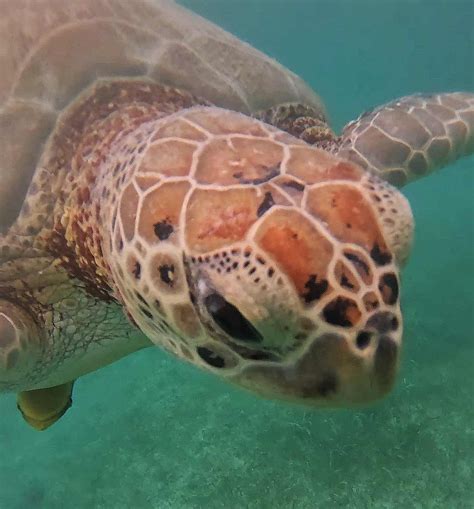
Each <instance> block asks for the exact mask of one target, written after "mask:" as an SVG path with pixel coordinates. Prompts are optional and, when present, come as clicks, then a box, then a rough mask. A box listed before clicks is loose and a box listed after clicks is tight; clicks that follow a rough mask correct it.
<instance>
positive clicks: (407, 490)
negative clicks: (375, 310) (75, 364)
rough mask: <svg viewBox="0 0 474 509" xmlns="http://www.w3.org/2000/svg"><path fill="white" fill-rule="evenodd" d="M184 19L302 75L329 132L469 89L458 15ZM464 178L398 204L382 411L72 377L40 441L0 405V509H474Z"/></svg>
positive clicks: (148, 360) (242, 9)
mask: <svg viewBox="0 0 474 509" xmlns="http://www.w3.org/2000/svg"><path fill="white" fill-rule="evenodd" d="M78 1H80V0H78ZM182 3H183V4H185V5H187V6H188V7H191V8H193V9H194V10H195V11H197V12H199V13H201V14H203V15H205V16H206V17H208V18H210V19H211V20H213V21H215V22H217V23H219V24H221V25H222V26H224V27H225V28H227V29H228V30H230V31H232V32H233V33H235V34H236V35H238V36H240V37H242V38H244V39H245V40H247V41H248V42H250V43H252V44H253V45H255V46H256V47H258V48H259V49H261V50H263V51H265V52H267V53H269V54H271V55H272V56H273V57H275V58H277V59H278V60H280V61H281V62H282V63H283V64H285V65H287V66H288V67H290V68H291V69H292V70H294V71H295V72H297V73H298V74H300V75H301V76H302V77H303V78H304V79H305V80H306V81H307V82H308V83H309V84H310V85H311V86H313V87H314V88H315V89H316V90H317V91H318V92H319V93H320V94H321V96H322V97H323V98H324V100H325V102H326V104H327V107H328V110H329V111H330V114H331V118H332V120H333V124H334V126H335V127H336V128H337V129H340V128H341V127H342V125H344V123H346V122H347V121H349V120H350V119H353V118H355V117H356V116H357V115H358V114H359V113H360V112H362V111H364V110H366V109H368V108H371V107H373V106H375V105H378V104H381V103H384V102H386V101H388V100H390V99H392V98H395V97H399V96H402V95H406V94H409V93H412V92H436V91H453V90H471V91H472V90H474V71H473V69H474V68H473V64H474V49H473V48H474V33H473V32H474V29H473V27H474V14H473V9H474V3H473V2H472V1H459V0H446V1H440V0H426V1H420V0H403V1H395V0H392V1H387V0H385V1H382V0H379V1H377V0H373V1H369V2H368V1H365V0H364V1H356V0H332V1H329V0H328V1H319V0H314V1H312V0H258V1H257V0H253V1H251V0H212V1H211V0H186V1H183V2H182ZM473 165H474V159H473V158H472V157H471V158H470V159H465V160H463V161H461V162H458V163H457V164H454V165H452V166H451V167H449V168H447V169H445V170H444V171H441V172H439V173H438V174H436V175H434V176H431V177H430V178H429V179H427V180H423V181H421V182H418V183H415V184H412V185H410V186H409V187H407V188H406V189H404V192H405V193H406V195H407V196H408V198H409V200H410V202H411V204H412V207H413V211H414V215H415V218H416V223H417V230H416V242H415V246H414V249H413V253H412V256H411V260H410V263H409V265H408V267H407V268H406V270H405V272H404V275H403V309H404V313H405V348H404V355H403V366H402V370H401V373H400V377H399V381H398V383H397V386H396V388H395V390H394V391H393V393H392V394H391V395H390V396H389V397H388V398H387V399H386V400H385V401H383V402H382V403H379V404H377V405H375V406H372V407H369V408H367V409H363V410H358V411H354V410H350V411H349V410H347V411H346V410H342V411H317V410H311V409H305V408H299V407H293V406H290V405H287V404H281V403H275V402H271V401H264V400H261V399H259V398H256V397H254V396H252V395H250V394H247V393H244V392H241V391H240V390H238V389H236V388H233V387H230V386H228V385H226V384H224V383H222V382H220V381H219V380H217V379H216V378H214V377H213V376H211V375H209V374H206V373H203V372H201V371H198V370H197V369H195V368H193V367H191V366H189V365H185V364H183V363H182V362H180V361H178V360H175V359H173V358H171V357H170V356H169V355H167V354H165V353H163V352H161V351H159V350H158V349H149V350H146V351H141V352H139V353H137V354H135V355H132V356H130V357H128V358H126V359H124V360H122V361H121V362H118V363H116V364H114V365H112V366H109V367H107V368H105V369H102V370H100V371H98V372H96V373H93V374H91V375H89V376H86V377H84V378H82V379H81V380H80V381H79V382H78V383H77V384H76V389H75V398H74V400H75V402H74V406H73V408H72V409H71V410H70V411H69V412H68V413H67V415H66V416H65V417H64V418H63V419H62V420H61V421H60V422H59V423H58V424H57V425H55V426H54V427H52V428H50V429H49V430H48V431H46V432H43V433H38V432H35V431H33V430H31V429H30V428H28V427H27V426H26V425H25V424H24V423H23V421H22V419H21V417H20V415H19V414H18V413H17V411H16V409H15V400H14V396H13V395H6V396H2V397H1V398H0V509H36V508H45V509H59V508H61V509H68V508H74V509H83V508H84V509H86V508H91V509H92V508H103V509H122V508H137V509H139V508H158V509H168V508H169V509H184V508H186V509H188V508H189V509H191V508H209V509H212V508H226V509H234V508H235V509H237V508H252V509H259V508H272V509H280V508H281V509H290V508H294V509H312V508H324V509H332V508H346V507H347V508H357V509H358V508H361V509H362V508H397V509H399V508H403V509H404V508H420V509H424V508H442V509H458V508H459V509H460V508H471V507H474V492H473V490H474V488H473V486H474V479H473V477H474V476H473V468H474V450H473V444H474V442H473V440H474V435H473V418H474V406H473V403H474V401H473V385H474V384H473V364H474V362H473V361H474V352H473V330H474V323H473V309H474V301H473V283H474V270H473V251H474V232H473V191H474V189H473V187H474V186H473V183H474V173H473Z"/></svg>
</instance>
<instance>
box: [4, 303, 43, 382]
mask: <svg viewBox="0 0 474 509" xmlns="http://www.w3.org/2000/svg"><path fill="white" fill-rule="evenodd" d="M44 344H45V338H44V331H43V330H42V328H41V327H40V325H39V324H38V323H37V322H36V321H35V320H34V319H33V317H32V315H30V313H29V312H28V311H26V310H25V309H24V308H23V307H22V306H20V305H18V304H16V303H14V302H11V301H9V300H4V299H0V392H4V391H18V390H22V389H24V388H27V387H29V386H30V387H31V386H34V382H33V381H32V378H33V373H34V372H35V370H37V369H38V366H39V365H40V363H41V359H42V356H43V348H44Z"/></svg>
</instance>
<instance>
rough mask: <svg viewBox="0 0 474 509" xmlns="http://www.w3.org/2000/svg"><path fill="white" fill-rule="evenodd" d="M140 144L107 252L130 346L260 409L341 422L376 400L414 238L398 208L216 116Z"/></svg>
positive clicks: (283, 142) (345, 173)
mask: <svg viewBox="0 0 474 509" xmlns="http://www.w3.org/2000/svg"><path fill="white" fill-rule="evenodd" d="M150 139H152V140H153V142H152V143H150V144H149V145H148V146H147V148H146V150H144V151H143V152H142V154H141V155H140V158H139V163H138V164H137V166H136V170H135V173H134V174H132V175H129V176H127V177H126V178H123V179H122V180H120V179H121V176H120V175H117V179H118V181H119V183H121V184H122V183H123V187H122V190H121V192H120V194H119V196H118V199H117V203H116V204H115V205H114V206H112V207H110V209H111V210H116V213H115V214H111V216H110V222H109V223H108V225H109V230H108V231H109V232H110V234H111V236H110V242H107V243H106V244H109V245H110V252H109V253H107V257H108V260H109V265H110V267H111V269H112V274H113V277H114V281H115V283H116V287H117V293H118V294H119V295H120V298H121V299H122V301H123V303H124V305H125V307H126V309H127V311H128V313H129V315H130V316H131V317H132V319H133V321H134V322H135V323H136V324H137V325H138V326H139V327H140V328H141V329H142V331H143V332H145V334H146V335H147V336H148V337H149V338H150V339H151V340H152V341H153V342H154V343H156V344H159V345H161V346H164V347H165V348H167V349H168V350H170V351H172V352H173V353H174V354H176V355H178V356H180V357H182V358H185V359H187V360H189V361H191V362H192V363H193V364H196V365H199V366H201V367H204V368H206V369H208V370H211V371H213V372H214V373H216V374H218V375H219V376H221V377H223V378H225V379H226V380H228V381H231V382H234V383H236V384H238V385H240V386H243V387H245V388H248V389H250V390H252V391H254V392H257V393H260V394H262V395H265V396H270V397H277V398H284V399H288V400H292V401H300V402H304V403H308V404H310V405H319V406H350V405H354V404H360V403H365V402H370V401H372V400H374V399H377V398H379V397H381V396H383V395H384V394H386V393H387V392H388V391H389V389H390V388H391V386H392V384H393V382H394V379H395V375H396V372H397V366H398V362H399V355H400V347H401V338H402V317H401V313H400V305H399V293H400V292H399V282H400V280H399V267H400V265H401V264H402V263H403V262H404V260H405V259H406V257H407V254H408V250H409V245H410V240H411V228H412V219H411V212H410V207H409V205H408V203H407V201H406V200H405V199H404V198H403V197H402V195H401V194H400V193H399V192H398V191H397V190H396V189H395V188H392V187H391V186H389V185H388V184H386V183H384V182H382V181H380V180H379V179H378V178H376V177H371V176H369V175H368V174H366V173H365V172H364V171H363V170H362V169H361V168H360V167H358V166H357V165H355V164H352V163H349V162H347V161H344V160H342V159H339V158H337V157H335V156H332V155H331V154H329V153H326V152H324V151H322V150H319V149H316V148H312V147H310V146H308V145H306V144H305V143H302V142H300V141H299V140H297V139H295V138H293V137H291V136H289V135H287V134H285V133H282V132H281V131H278V130H276V129H274V128H272V127H271V126H267V125H265V124H263V123H261V122H258V121H256V120H253V119H249V118H247V117H244V116H242V115H239V114H236V113H232V112H228V111H224V110H220V109H218V108H196V109H190V110H187V111H185V112H183V113H180V114H177V115H173V116H170V117H168V118H166V119H164V120H161V121H160V122H159V123H158V124H157V127H156V129H155V131H154V132H152V133H151V134H150ZM122 153H124V154H127V157H131V156H133V154H130V150H125V149H124V150H123V151H122ZM114 164H115V163H114ZM187 168H191V170H188V169H187ZM172 171H173V175H168V176H167V174H169V173H170V172H172ZM178 173H179V175H178Z"/></svg>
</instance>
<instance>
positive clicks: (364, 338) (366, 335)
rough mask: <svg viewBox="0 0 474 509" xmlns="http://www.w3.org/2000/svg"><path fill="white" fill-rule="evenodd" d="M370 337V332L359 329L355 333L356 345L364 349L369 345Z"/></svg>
mask: <svg viewBox="0 0 474 509" xmlns="http://www.w3.org/2000/svg"><path fill="white" fill-rule="evenodd" d="M371 339H372V334H371V333H370V332H367V331H361V332H359V334H357V338H356V344H357V347H358V348H360V349H361V350H364V349H365V348H367V347H368V346H369V343H370V340H371Z"/></svg>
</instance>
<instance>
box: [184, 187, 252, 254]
mask: <svg viewBox="0 0 474 509" xmlns="http://www.w3.org/2000/svg"><path fill="white" fill-rule="evenodd" d="M261 201H262V197H261V196H258V195H257V190H256V189H255V188H253V187H249V188H245V189H225V190H223V191H217V190H212V189H197V190H195V191H194V192H193V194H192V195H191V197H190V199H189V203H188V208H187V210H186V220H185V228H186V242H187V245H188V248H189V249H190V250H192V251H195V252H199V253H204V252H207V251H212V250H214V249H218V248H221V247H224V246H228V245H230V244H232V243H234V242H238V241H240V240H242V239H243V238H244V237H245V236H246V234H247V232H248V230H249V229H250V227H251V226H252V225H253V224H254V222H255V221H256V220H257V218H258V216H257V210H258V208H259V206H260V204H261V203H260V202H261Z"/></svg>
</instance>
